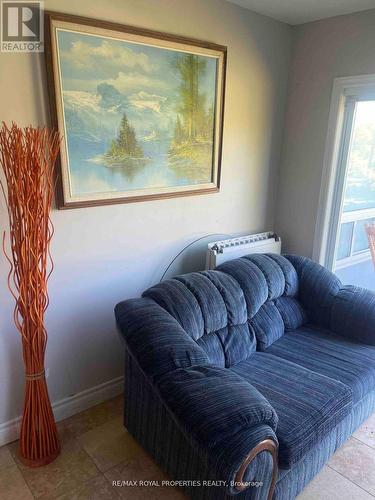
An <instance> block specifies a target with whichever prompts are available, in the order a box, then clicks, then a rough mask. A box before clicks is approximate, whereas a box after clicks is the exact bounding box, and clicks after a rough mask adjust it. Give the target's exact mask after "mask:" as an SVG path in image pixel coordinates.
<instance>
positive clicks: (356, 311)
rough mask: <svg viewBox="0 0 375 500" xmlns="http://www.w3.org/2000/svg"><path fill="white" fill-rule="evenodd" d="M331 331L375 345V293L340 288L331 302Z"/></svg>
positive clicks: (351, 288) (359, 289)
mask: <svg viewBox="0 0 375 500" xmlns="http://www.w3.org/2000/svg"><path fill="white" fill-rule="evenodd" d="M331 330H332V331H334V332H335V333H337V334H338V335H342V336H343V337H347V338H350V339H352V340H357V341H359V342H363V343H364V344H370V345H375V293H374V292H371V291H370V290H366V289H365V288H360V287H356V286H351V285H349V286H344V287H342V288H341V290H340V291H339V292H338V294H337V295H336V297H335V299H334V301H333V306H332V318H331Z"/></svg>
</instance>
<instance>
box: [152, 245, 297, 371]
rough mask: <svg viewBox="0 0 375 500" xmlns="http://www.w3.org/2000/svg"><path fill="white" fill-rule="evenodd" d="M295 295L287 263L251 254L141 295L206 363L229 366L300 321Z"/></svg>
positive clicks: (294, 282) (293, 273)
mask: <svg viewBox="0 0 375 500" xmlns="http://www.w3.org/2000/svg"><path fill="white" fill-rule="evenodd" d="M297 294H298V276H297V273H296V270H295V268H294V267H293V265H292V264H291V262H290V261H289V260H287V259H286V258H284V257H282V256H280V255H273V254H267V255H264V254H262V255H260V254H253V255H248V256H245V257H241V258H239V259H235V260H231V261H228V262H225V263H224V264H222V265H221V266H219V267H218V268H217V269H216V270H215V271H203V272H196V273H190V274H185V275H183V276H178V277H177V278H174V279H172V280H168V281H165V282H163V283H159V284H158V285H155V286H153V287H152V288H150V289H149V290H147V291H146V292H144V294H143V296H144V297H147V298H150V299H152V300H154V301H155V302H156V303H157V304H159V305H160V306H161V307H163V308H164V309H165V310H167V311H168V312H169V314H171V315H172V316H173V317H174V318H175V319H176V320H177V321H178V322H179V323H180V325H181V326H182V328H183V329H184V330H185V332H186V333H187V334H188V335H189V336H190V337H191V338H192V339H194V340H195V341H196V342H197V344H198V345H200V346H201V347H202V348H203V349H204V351H205V352H206V354H207V356H208V358H209V359H210V362H212V363H213V364H215V365H216V366H225V367H229V366H233V365H234V364H236V363H239V362H240V361H243V360H245V359H247V358H248V357H249V356H250V355H251V353H253V352H254V351H255V350H256V349H258V350H265V349H267V347H269V346H270V345H271V344H272V343H273V342H275V341H276V340H277V339H279V338H280V337H281V336H282V335H283V334H284V331H285V330H286V329H289V328H292V329H294V328H297V327H298V326H300V325H301V324H303V323H304V322H306V315H305V313H304V310H303V308H302V306H301V305H300V304H299V302H298V300H297V298H296V297H297Z"/></svg>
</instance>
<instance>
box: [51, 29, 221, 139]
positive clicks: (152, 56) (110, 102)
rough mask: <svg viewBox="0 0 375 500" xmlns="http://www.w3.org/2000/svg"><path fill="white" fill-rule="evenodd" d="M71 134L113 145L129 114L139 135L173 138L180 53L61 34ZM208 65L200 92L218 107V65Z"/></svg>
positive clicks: (209, 60)
mask: <svg viewBox="0 0 375 500" xmlns="http://www.w3.org/2000/svg"><path fill="white" fill-rule="evenodd" d="M58 43H59V49H60V70H61V79H62V89H63V99H64V109H65V114H66V120H67V125H68V133H70V134H73V135H76V134H78V135H79V136H81V135H82V134H84V133H87V135H88V138H89V139H90V140H100V139H102V140H106V141H109V140H110V139H111V138H113V136H114V135H115V134H116V131H117V129H118V125H119V123H120V120H121V116H122V113H123V112H124V111H125V112H126V113H127V115H128V118H129V119H130V121H131V123H132V125H133V126H134V127H135V129H136V132H137V134H140V135H141V136H145V137H147V136H148V135H150V134H152V133H153V131H154V130H155V129H157V130H158V131H159V132H160V131H162V132H164V133H171V131H172V130H173V128H174V124H175V121H176V116H177V115H176V113H177V112H176V109H177V104H178V102H177V101H178V88H179V84H180V77H179V74H178V73H177V72H176V71H175V70H174V69H173V67H172V64H171V61H172V60H173V57H174V55H175V51H171V50H166V49H162V48H158V47H151V46H146V45H140V44H136V43H131V42H124V41H121V40H114V39H110V38H104V37H99V36H92V35H88V34H82V33H75V32H69V31H65V30H61V29H59V30H58ZM201 57H203V58H204V59H205V61H206V71H205V75H204V76H203V77H202V78H201V80H200V84H199V86H200V92H201V93H203V94H204V95H205V97H206V99H205V102H206V106H207V108H208V107H209V106H212V105H213V103H214V97H215V96H214V89H215V77H216V60H215V59H214V58H210V57H205V56H201Z"/></svg>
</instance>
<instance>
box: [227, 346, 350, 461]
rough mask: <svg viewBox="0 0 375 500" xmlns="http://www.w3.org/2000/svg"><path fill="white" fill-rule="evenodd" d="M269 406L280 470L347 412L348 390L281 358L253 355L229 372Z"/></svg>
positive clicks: (327, 431)
mask: <svg viewBox="0 0 375 500" xmlns="http://www.w3.org/2000/svg"><path fill="white" fill-rule="evenodd" d="M230 370H232V371H234V372H236V373H237V374H238V375H240V376H241V377H242V378H244V379H245V380H247V381H248V382H249V383H250V384H252V385H253V386H254V387H255V388H256V389H258V391H259V392H260V393H261V394H262V395H263V396H264V397H265V398H266V399H267V400H268V401H269V402H270V403H271V405H272V407H273V408H274V409H275V410H276V413H277V415H278V417H279V423H278V426H277V430H276V435H277V438H278V440H279V463H280V467H281V468H283V469H289V468H290V467H291V466H292V465H293V464H295V463H296V462H298V461H299V460H301V459H302V458H303V456H304V455H305V454H306V453H307V452H308V451H309V450H310V449H311V448H313V447H314V445H315V444H317V443H318V442H320V441H321V439H322V438H323V437H324V436H325V435H326V434H328V433H329V431H330V430H332V429H333V428H334V427H335V426H336V425H337V424H338V423H339V422H340V421H341V420H342V419H343V418H344V417H345V416H346V415H347V414H348V413H349V412H350V410H351V407H352V395H351V390H350V389H349V388H348V387H347V386H345V385H344V384H342V383H341V382H338V381H336V380H333V379H330V378H329V377H326V376H324V375H320V374H318V373H314V372H313V371H311V370H308V369H306V368H303V367H302V366H299V365H297V364H295V363H291V362H289V361H287V360H285V359H283V358H281V357H277V356H273V355H272V354H268V353H265V352H256V353H254V354H252V355H251V356H250V357H249V358H248V359H247V360H245V361H242V362H241V363H238V364H237V365H235V366H233V367H231V368H230Z"/></svg>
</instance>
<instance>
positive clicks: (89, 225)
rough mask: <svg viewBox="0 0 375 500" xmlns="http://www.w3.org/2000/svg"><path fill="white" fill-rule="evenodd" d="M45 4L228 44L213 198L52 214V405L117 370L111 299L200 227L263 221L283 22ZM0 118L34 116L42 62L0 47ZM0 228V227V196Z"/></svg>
mask: <svg viewBox="0 0 375 500" xmlns="http://www.w3.org/2000/svg"><path fill="white" fill-rule="evenodd" d="M45 5H46V8H47V9H50V10H56V11H62V12H68V13H72V14H79V15H83V16H87V17H95V18H99V19H106V20H109V21H116V22H123V23H126V24H132V25H136V26H140V27H145V28H152V29H155V30H160V31H166V32H171V33H176V34H181V35H186V36H189V37H195V38H201V39H203V40H208V41H212V42H216V43H219V44H223V45H227V46H228V68H227V69H228V71H227V87H226V89H227V92H226V106H225V127H224V143H223V167H222V188H221V192H220V193H218V194H211V195H206V196H195V197H189V198H176V199H170V200H161V201H153V202H144V203H135V204H125V205H113V206H107V207H98V208H87V209H79V210H66V211H56V210H54V211H53V213H52V219H53V222H54V224H55V229H56V233H55V237H54V240H53V245H52V254H53V257H54V261H55V265H56V268H55V272H54V274H53V276H52V278H51V281H50V298H51V305H50V308H49V310H48V314H47V328H48V332H49V340H48V348H47V360H46V366H47V367H49V369H50V375H49V380H48V381H49V388H50V394H51V398H52V400H53V401H57V400H60V399H62V398H64V397H66V396H68V395H71V394H74V393H77V392H80V391H83V390H85V389H87V388H90V387H93V386H96V385H98V384H101V383H103V382H105V381H108V380H111V379H113V378H116V377H118V376H119V375H121V374H122V369H123V367H122V358H123V355H122V351H123V349H122V346H121V344H120V343H119V340H118V339H117V336H116V335H117V334H116V331H115V324H114V316H113V307H114V305H115V304H116V303H117V302H118V301H120V300H122V299H124V298H128V297H132V296H137V295H139V294H140V293H141V291H142V290H144V289H145V288H146V287H148V286H149V285H151V284H152V283H153V281H154V280H155V279H156V278H157V276H159V274H160V273H161V271H162V269H163V268H164V267H165V266H166V265H167V264H168V263H169V261H170V260H171V258H172V257H173V256H174V255H175V254H176V252H177V251H179V250H180V249H181V247H182V246H183V245H184V244H185V243H186V242H188V241H190V240H192V239H193V238H194V237H197V236H199V235H203V234H207V233H245V232H248V231H258V230H264V229H268V228H271V227H272V226H273V214H274V201H273V200H274V196H275V187H276V172H277V168H278V161H279V154H280V144H281V131H282V122H283V111H284V104H285V101H286V84H287V72H288V63H289V54H290V28H289V27H288V26H287V25H284V24H282V23H278V22H276V21H272V20H270V19H268V18H266V17H262V16H260V15H257V14H253V13H251V12H250V11H247V10H244V9H241V8H240V7H237V6H234V5H232V4H229V3H226V2H224V1H221V0H204V1H202V0H149V1H147V0H126V1H125V0H106V1H103V0H90V1H89V0H83V1H80V2H77V1H76V0H66V1H64V2H63V1H62V0H47V1H46V2H45ZM0 74H1V79H0V110H1V116H0V118H1V119H2V120H5V121H8V122H10V121H11V120H14V121H16V122H17V123H18V124H20V125H25V124H28V123H32V124H44V123H45V122H46V120H47V116H48V108H47V95H46V82H45V70H44V60H43V58H42V56H39V55H20V54H4V53H0ZM0 208H1V212H0V229H1V230H2V229H3V228H7V219H6V215H5V210H4V204H3V203H2V204H1V207H0ZM7 271H8V266H7V265H6V263H5V260H4V258H2V257H1V258H0V286H1V294H0V301H1V302H0V307H1V310H0V321H1V324H0V381H1V383H0V425H1V423H4V422H6V421H8V420H9V419H12V418H14V417H16V416H18V415H19V414H21V411H22V399H23V394H22V389H23V365H22V359H21V350H20V340H19V337H18V335H17V332H16V330H15V327H14V325H13V322H12V308H13V303H12V300H11V299H10V296H9V293H8V291H7V289H6V274H7Z"/></svg>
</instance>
